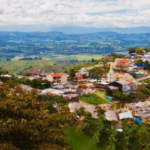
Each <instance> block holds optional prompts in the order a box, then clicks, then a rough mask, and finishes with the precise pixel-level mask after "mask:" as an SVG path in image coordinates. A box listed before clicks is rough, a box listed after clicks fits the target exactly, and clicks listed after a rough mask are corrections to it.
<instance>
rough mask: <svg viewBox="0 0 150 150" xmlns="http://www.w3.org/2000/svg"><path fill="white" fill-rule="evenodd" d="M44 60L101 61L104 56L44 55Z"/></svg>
mask: <svg viewBox="0 0 150 150" xmlns="http://www.w3.org/2000/svg"><path fill="white" fill-rule="evenodd" d="M43 57H44V58H47V59H51V60H71V59H77V60H86V61H88V60H91V59H100V58H102V55H83V54H82V55H49V54H48V55H43Z"/></svg>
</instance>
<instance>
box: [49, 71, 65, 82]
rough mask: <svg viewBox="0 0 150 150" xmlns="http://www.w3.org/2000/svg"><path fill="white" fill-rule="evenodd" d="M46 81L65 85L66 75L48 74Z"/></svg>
mask: <svg viewBox="0 0 150 150" xmlns="http://www.w3.org/2000/svg"><path fill="white" fill-rule="evenodd" d="M46 77H47V80H48V81H51V82H55V83H66V82H67V78H68V75H67V74H63V73H48V74H47V75H46Z"/></svg>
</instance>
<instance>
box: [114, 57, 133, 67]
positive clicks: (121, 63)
mask: <svg viewBox="0 0 150 150" xmlns="http://www.w3.org/2000/svg"><path fill="white" fill-rule="evenodd" d="M131 64H132V61H131V60H130V59H124V58H117V59H115V62H114V64H113V68H114V69H119V68H118V66H120V67H121V66H122V69H121V70H127V69H128V68H129V67H130V66H131Z"/></svg>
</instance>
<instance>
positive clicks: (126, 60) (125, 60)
mask: <svg viewBox="0 0 150 150" xmlns="http://www.w3.org/2000/svg"><path fill="white" fill-rule="evenodd" d="M116 61H119V62H124V63H127V62H130V60H128V59H117V60H116Z"/></svg>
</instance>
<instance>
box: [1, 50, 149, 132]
mask: <svg viewBox="0 0 150 150" xmlns="http://www.w3.org/2000/svg"><path fill="white" fill-rule="evenodd" d="M132 51H133V52H132ZM139 53H140V54H139ZM110 58H111V61H110ZM113 59H114V60H113ZM112 60H113V61H112ZM94 61H95V63H93V64H91V65H90V66H89V67H86V65H85V66H84V65H82V67H81V66H80V67H77V68H78V69H76V70H75V69H74V68H71V69H70V70H69V71H68V72H66V73H55V72H54V71H51V72H50V73H44V71H43V72H42V73H41V72H27V74H26V76H21V75H13V74H10V73H8V72H1V76H0V79H1V84H3V82H6V83H9V81H10V80H12V81H13V82H15V83H17V82H18V83H20V87H21V88H22V89H23V90H24V91H26V92H27V93H29V92H31V91H36V92H37V94H38V95H52V96H62V97H64V98H65V99H66V101H67V102H68V106H69V108H70V112H74V111H75V110H76V109H80V108H82V107H83V108H85V110H86V111H88V112H89V113H90V114H91V116H92V117H93V118H98V115H97V112H95V109H96V107H97V106H98V107H100V108H101V109H102V110H104V111H105V118H106V119H107V120H108V121H111V122H115V123H116V124H117V126H118V129H117V130H118V131H120V132H123V128H122V127H121V126H122V125H121V120H124V119H127V120H133V123H137V124H141V123H145V122H149V121H150V107H149V106H150V97H149V96H150V89H149V88H150V74H149V71H150V70H149V64H150V63H149V62H150V52H149V51H148V50H147V51H146V50H145V49H144V48H141V49H136V48H131V49H130V50H129V54H126V55H122V54H111V55H109V56H106V57H104V58H102V59H101V60H99V61H96V60H94ZM94 61H93V62H94Z"/></svg>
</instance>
